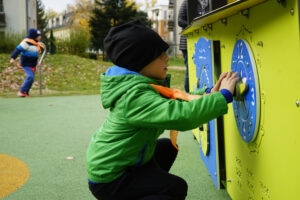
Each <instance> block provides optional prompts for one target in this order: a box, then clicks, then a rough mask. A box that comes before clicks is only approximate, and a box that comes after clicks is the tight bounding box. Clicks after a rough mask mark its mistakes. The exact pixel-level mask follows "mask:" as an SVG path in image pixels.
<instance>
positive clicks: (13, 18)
mask: <svg viewBox="0 0 300 200" xmlns="http://www.w3.org/2000/svg"><path fill="white" fill-rule="evenodd" d="M30 28H37V3H36V0H0V32H1V33H2V34H3V33H13V34H24V33H27V31H28V30H29V29H30Z"/></svg>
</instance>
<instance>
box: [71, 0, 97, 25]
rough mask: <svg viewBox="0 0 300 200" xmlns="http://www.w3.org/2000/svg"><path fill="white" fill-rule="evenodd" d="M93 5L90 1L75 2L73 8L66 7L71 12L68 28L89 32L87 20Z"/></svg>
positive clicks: (78, 0) (79, 0)
mask: <svg viewBox="0 0 300 200" xmlns="http://www.w3.org/2000/svg"><path fill="white" fill-rule="evenodd" d="M92 11H93V4H92V2H91V0H76V3H75V5H74V6H68V12H71V13H72V15H71V16H70V27H71V28H75V29H77V28H79V29H87V30H89V28H90V27H89V19H90V18H91V16H92Z"/></svg>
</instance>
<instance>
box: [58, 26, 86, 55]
mask: <svg viewBox="0 0 300 200" xmlns="http://www.w3.org/2000/svg"><path fill="white" fill-rule="evenodd" d="M89 41H90V37H89V32H88V30H85V29H82V28H81V29H80V28H78V29H74V30H72V31H71V33H70V37H68V38H65V39H57V40H56V49H57V53H61V54H72V55H78V56H81V57H88V55H87V53H86V50H87V49H88V48H89V45H90V42H89Z"/></svg>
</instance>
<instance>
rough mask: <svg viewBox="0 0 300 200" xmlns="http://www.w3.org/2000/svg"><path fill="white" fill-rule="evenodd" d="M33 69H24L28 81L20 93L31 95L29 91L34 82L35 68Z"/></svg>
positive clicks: (26, 67)
mask: <svg viewBox="0 0 300 200" xmlns="http://www.w3.org/2000/svg"><path fill="white" fill-rule="evenodd" d="M33 69H34V70H33ZM33 69H32V68H31V67H28V66H25V67H23V70H24V72H25V74H26V79H25V80H24V82H23V84H22V86H21V89H20V91H22V92H25V93H29V90H30V88H31V86H32V84H33V82H34V75H35V68H33Z"/></svg>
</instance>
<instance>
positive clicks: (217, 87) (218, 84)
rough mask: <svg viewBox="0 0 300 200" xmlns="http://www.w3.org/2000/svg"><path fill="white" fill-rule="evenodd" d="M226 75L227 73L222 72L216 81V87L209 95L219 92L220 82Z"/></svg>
mask: <svg viewBox="0 0 300 200" xmlns="http://www.w3.org/2000/svg"><path fill="white" fill-rule="evenodd" d="M227 73H228V72H224V73H222V74H221V75H220V78H219V80H218V81H217V83H216V85H215V86H214V87H213V88H212V89H211V91H210V93H214V92H219V90H220V86H221V82H222V80H223V79H224V78H225V77H226V75H227Z"/></svg>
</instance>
